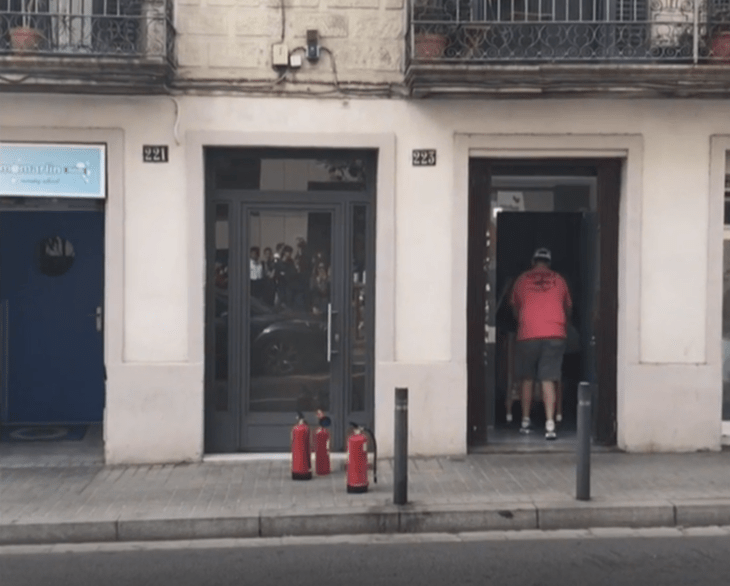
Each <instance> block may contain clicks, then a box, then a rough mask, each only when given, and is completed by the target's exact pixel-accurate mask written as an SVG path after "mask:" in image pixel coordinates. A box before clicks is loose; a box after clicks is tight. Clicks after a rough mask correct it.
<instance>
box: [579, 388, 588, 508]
mask: <svg viewBox="0 0 730 586" xmlns="http://www.w3.org/2000/svg"><path fill="white" fill-rule="evenodd" d="M577 439H578V441H577V452H578V464H577V470H576V498H577V499H578V500H579V501H587V500H590V498H591V385H590V384H589V383H585V382H583V383H580V384H579V385H578V438H577Z"/></svg>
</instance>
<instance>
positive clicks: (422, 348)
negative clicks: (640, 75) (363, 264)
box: [0, 95, 730, 462]
mask: <svg viewBox="0 0 730 586" xmlns="http://www.w3.org/2000/svg"><path fill="white" fill-rule="evenodd" d="M178 100H179V106H180V107H179V118H178V119H177V120H176V117H175V112H176V109H175V104H174V103H173V101H172V100H171V99H170V98H164V97H156V98H145V99H142V98H138V99H120V98H101V97H99V98H91V97H89V98H79V97H74V98H70V97H69V98H66V97H59V96H52V97H44V96H30V95H28V96H6V97H4V105H5V106H6V107H5V108H3V110H2V112H0V128H2V129H4V128H5V127H6V126H12V127H16V128H19V129H20V130H18V131H15V134H14V136H15V138H16V139H17V135H18V132H21V133H22V129H23V128H24V127H25V128H35V129H37V132H36V134H40V135H42V134H43V128H54V129H55V130H54V134H53V136H54V137H56V138H54V140H60V139H59V138H57V137H59V136H63V135H64V132H67V133H69V134H70V133H71V130H72V129H74V128H96V129H112V130H113V129H116V130H114V132H117V133H119V134H120V136H122V137H123V138H122V139H121V140H122V143H121V144H123V152H124V161H123V164H122V166H121V170H120V177H119V178H118V181H119V185H118V186H117V187H116V188H115V190H113V191H111V192H110V206H111V207H112V208H113V209H114V210H115V211H114V214H115V215H114V217H113V218H111V220H112V222H111V225H112V226H114V225H118V228H114V230H117V231H116V232H114V233H113V234H109V233H108V234H107V242H108V248H109V250H115V251H116V252H117V253H118V254H116V253H115V254H116V256H112V258H113V259H115V260H118V259H123V274H121V275H120V278H119V280H118V282H115V286H114V290H109V286H107V287H108V290H107V304H108V305H109V304H112V305H114V306H117V305H118V312H119V313H118V317H119V320H118V323H116V325H115V322H111V323H107V331H106V332H105V336H106V344H107V349H106V352H107V361H108V364H109V365H110V368H109V377H110V378H109V383H108V390H107V412H106V418H105V424H106V426H105V433H106V439H107V446H106V450H107V458H108V461H109V462H127V461H137V462H139V461H149V462H153V461H176V460H194V459H197V458H199V457H200V456H201V454H202V425H203V424H202V421H203V414H202V396H203V388H202V371H203V368H202V365H203V339H202V332H203V308H202V299H203V286H204V272H203V260H204V254H203V245H202V243H203V233H204V226H203V216H202V213H201V210H202V198H203V193H202V191H201V190H200V189H199V186H201V185H202V175H201V174H200V173H201V172H202V171H200V170H201V169H202V150H201V149H200V144H199V143H198V142H195V141H194V140H192V139H191V138H190V137H192V136H193V135H194V134H195V133H199V132H206V133H213V132H220V133H225V134H227V135H228V136H229V137H233V138H234V139H235V140H238V139H239V138H240V144H247V143H248V142H250V141H251V140H253V139H252V138H251V137H252V136H256V141H259V142H260V140H259V139H260V137H262V136H265V137H268V140H270V141H272V142H273V143H277V142H279V143H280V144H281V146H287V145H290V144H292V142H291V137H292V133H296V134H297V136H298V138H297V141H298V144H299V145H302V144H311V145H313V146H326V145H327V144H330V145H333V146H342V145H343V139H342V137H343V133H348V135H350V136H356V135H360V136H374V135H380V136H383V135H389V136H392V137H393V140H392V144H394V145H395V146H394V151H393V154H394V156H393V160H392V161H389V163H390V167H388V165H385V166H383V167H381V169H380V172H381V175H382V176H381V178H380V180H381V181H382V183H379V189H380V190H381V192H380V193H379V195H378V197H379V200H378V238H379V242H378V260H377V262H378V271H379V272H378V281H377V286H378V306H377V312H378V317H377V320H378V322H377V328H378V331H377V334H376V336H377V337H376V354H377V361H378V363H377V366H376V422H375V424H376V430H377V434H378V442H379V447H380V448H382V451H383V454H385V455H387V454H389V453H390V452H391V450H392V433H393V432H392V412H393V388H394V387H396V386H408V387H409V388H410V389H411V405H410V421H411V438H410V448H411V450H412V453H414V454H433V453H451V454H458V453H463V452H464V451H465V450H466V444H465V437H466V370H465V356H466V347H465V331H466V329H465V318H464V316H465V307H466V278H465V276H466V254H465V251H466V234H467V217H466V189H465V186H466V183H465V181H464V173H463V171H464V170H465V169H466V160H467V158H468V152H469V148H471V147H470V146H469V145H472V146H475V145H476V146H478V145H480V144H482V142H480V137H485V136H490V137H492V138H490V139H489V141H488V142H489V144H490V145H492V147H490V148H493V149H496V150H494V152H497V153H498V152H500V148H501V149H502V150H501V152H502V153H503V154H511V155H519V154H520V153H523V154H524V153H525V152H526V151H529V153H528V154H529V155H530V156H534V155H535V154H540V153H543V154H545V155H546V156H550V155H552V156H554V155H555V154H556V153H558V154H560V153H569V154H570V155H571V156H575V155H577V154H581V153H582V154H592V155H594V154H595V153H597V152H600V151H601V149H604V150H607V151H611V152H612V153H614V154H620V153H622V152H623V153H624V154H625V153H628V155H627V156H628V159H627V163H626V165H627V167H626V168H627V170H628V171H629V172H628V176H629V180H626V181H625V185H624V193H623V194H622V197H623V199H622V205H621V244H620V246H621V249H620V253H621V254H620V282H619V366H618V370H619V373H618V375H619V388H618V408H619V430H618V432H619V436H618V437H619V446H620V447H622V448H625V449H629V450H657V449H659V450H693V449H708V448H709V449H716V448H718V447H719V443H720V435H719V433H720V432H719V429H720V421H719V416H720V414H719V405H720V393H721V376H720V352H719V347H720V330H719V321H720V315H721V311H720V309H721V308H720V304H719V303H720V301H719V297H720V295H719V294H718V292H717V291H715V289H717V287H718V286H719V285H718V283H719V281H718V276H717V274H719V272H720V265H718V264H717V262H714V261H712V259H713V258H715V259H717V258H720V259H721V256H719V255H718V253H717V251H718V250H719V247H720V246H721V225H720V224H718V222H721V221H722V220H721V218H719V217H718V214H716V213H714V214H713V213H710V206H709V203H710V200H709V191H710V180H709V166H710V136H711V135H713V134H723V133H726V134H730V115H729V114H730V106H727V105H725V104H724V103H723V102H720V101H717V102H714V101H621V100H612V101H601V100H581V101H578V100H575V101H561V100H554V101H540V102H537V101H519V102H515V101H509V102H507V101H505V102H500V101H483V102H476V101H474V102H468V101H463V102H462V101H460V102H450V101H432V102H404V101H386V100H348V101H342V100H297V99H287V100H271V99H269V100H266V99H255V98H235V97H218V98H203V97H188V98H178ZM60 111H62V112H64V116H63V118H61V119H60V118H59V116H58V112H60ZM64 128H65V129H67V130H66V131H64ZM38 129H40V130H38ZM538 129H539V133H540V136H539V137H538V136H537V135H535V131H536V130H538ZM176 134H177V139H178V140H179V142H180V144H178V143H177V142H176V138H175V135H176ZM499 135H502V136H503V137H504V139H503V140H501V139H500V137H499ZM516 135H520V136H519V140H518V141H516V139H515V136H516ZM679 136H681V140H677V137H679ZM2 137H3V134H2V132H0V138H2ZM277 137H279V138H277ZM284 137H286V138H284ZM581 137H588V138H585V140H586V141H588V142H587V143H580V140H583V139H581ZM345 142H346V141H345ZM143 144H169V145H170V162H169V163H168V164H160V165H152V164H144V163H142V162H141V149H142V145H143ZM485 144H486V143H485ZM581 144H583V146H580V145H581ZM585 144H590V145H593V146H591V147H590V149H588V150H586V147H585ZM500 145H503V146H502V147H500ZM576 145H578V146H576ZM622 145H623V146H622ZM637 145H638V146H637ZM294 146H296V145H294ZM352 146H362V145H361V144H352ZM413 148H436V149H438V164H437V165H436V167H433V168H419V167H413V166H411V158H410V153H411V149H413ZM465 148H466V150H464V149H465ZM193 168H194V169H197V171H196V170H194V169H193ZM191 169H193V170H192V171H191ZM388 190H389V191H390V195H388V197H390V198H391V199H392V201H391V204H392V208H391V209H390V211H387V210H388V209H389V208H388V206H387V205H384V206H381V205H380V204H381V200H380V198H381V197H385V195H386V194H385V193H384V191H388ZM108 217H109V216H108ZM115 222H116V224H115ZM718 226H719V228H718ZM108 230H109V228H108ZM715 240H717V242H715ZM393 241H394V242H395V247H393V245H392V244H393ZM115 246H116V247H117V248H114V247H115ZM708 258H709V259H710V261H708ZM108 262H109V261H108ZM108 268H109V267H108ZM112 268H113V267H112ZM380 271H384V272H383V274H384V275H386V278H381V272H380ZM716 273H717V274H716ZM389 305H390V307H389ZM708 316H709V317H708ZM713 316H716V317H713ZM386 317H387V319H386ZM715 347H716V348H715ZM434 429H438V430H439V432H438V433H436V434H435V433H433V430H434Z"/></svg>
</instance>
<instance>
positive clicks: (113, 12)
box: [0, 0, 175, 65]
mask: <svg viewBox="0 0 730 586" xmlns="http://www.w3.org/2000/svg"><path fill="white" fill-rule="evenodd" d="M172 6H173V0H0V55H1V54H8V55H11V54H14V55H19V56H25V57H27V56H36V57H43V56H45V57H84V56H85V57H97V58H117V59H131V60H134V61H136V62H139V61H140V60H142V61H144V62H150V63H163V64H166V65H173V64H174V63H173V61H174V37H175V35H174V29H173V26H172V22H173V20H172Z"/></svg>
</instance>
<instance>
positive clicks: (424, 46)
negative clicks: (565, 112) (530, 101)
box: [408, 0, 730, 64]
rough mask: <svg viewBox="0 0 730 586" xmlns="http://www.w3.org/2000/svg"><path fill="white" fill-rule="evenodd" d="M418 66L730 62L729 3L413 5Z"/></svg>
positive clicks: (474, 0) (467, 0)
mask: <svg viewBox="0 0 730 586" xmlns="http://www.w3.org/2000/svg"><path fill="white" fill-rule="evenodd" d="M409 10H410V23H411V24H410V34H409V43H408V48H409V57H410V62H411V63H413V64H419V63H423V64H425V63H440V62H444V63H445V62H462V63H495V64H496V63H512V62H524V63H553V62H558V63H570V62H575V63H581V62H583V63H586V62H605V63H617V62H626V63H650V62H653V63H689V64H691V63H700V62H719V63H724V62H730V0H409Z"/></svg>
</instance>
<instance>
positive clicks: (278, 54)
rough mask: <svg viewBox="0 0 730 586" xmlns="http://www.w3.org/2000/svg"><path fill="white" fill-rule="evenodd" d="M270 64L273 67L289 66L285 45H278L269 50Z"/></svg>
mask: <svg viewBox="0 0 730 586" xmlns="http://www.w3.org/2000/svg"><path fill="white" fill-rule="evenodd" d="M271 64H272V65H273V66H274V67H286V66H287V65H289V51H288V50H287V48H286V43H278V44H276V45H274V46H273V47H272V48H271Z"/></svg>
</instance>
